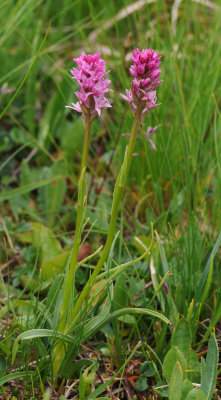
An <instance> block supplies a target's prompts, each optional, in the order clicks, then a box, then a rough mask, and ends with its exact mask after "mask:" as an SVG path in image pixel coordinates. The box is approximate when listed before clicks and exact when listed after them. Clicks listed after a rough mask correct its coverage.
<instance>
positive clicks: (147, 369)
mask: <svg viewBox="0 0 221 400" xmlns="http://www.w3.org/2000/svg"><path fill="white" fill-rule="evenodd" d="M140 372H141V373H142V375H144V376H148V377H149V376H153V375H154V369H153V366H152V363H151V362H150V361H145V362H144V363H143V364H142V365H141V367H140Z"/></svg>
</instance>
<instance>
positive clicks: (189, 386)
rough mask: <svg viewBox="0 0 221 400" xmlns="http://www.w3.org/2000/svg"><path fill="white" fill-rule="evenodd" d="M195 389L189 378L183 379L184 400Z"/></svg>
mask: <svg viewBox="0 0 221 400" xmlns="http://www.w3.org/2000/svg"><path fill="white" fill-rule="evenodd" d="M192 389H193V385H192V383H191V382H190V381H189V380H188V379H184V381H183V390H182V400H186V397H187V395H188V394H189V392H191V390H192Z"/></svg>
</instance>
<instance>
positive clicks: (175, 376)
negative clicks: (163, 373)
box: [169, 360, 183, 400]
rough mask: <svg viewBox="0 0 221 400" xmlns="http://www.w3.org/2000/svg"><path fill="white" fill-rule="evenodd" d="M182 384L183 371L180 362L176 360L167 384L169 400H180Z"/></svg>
mask: <svg viewBox="0 0 221 400" xmlns="http://www.w3.org/2000/svg"><path fill="white" fill-rule="evenodd" d="M182 384H183V369H182V366H181V364H180V362H179V361H178V360H177V361H176V363H175V365H174V367H173V371H172V375H171V379H170V384H169V399H170V400H181V397H182Z"/></svg>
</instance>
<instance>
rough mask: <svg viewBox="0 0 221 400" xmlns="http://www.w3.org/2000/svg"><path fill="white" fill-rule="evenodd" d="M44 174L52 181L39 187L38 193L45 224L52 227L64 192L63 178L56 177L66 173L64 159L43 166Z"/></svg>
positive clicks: (64, 183)
mask: <svg viewBox="0 0 221 400" xmlns="http://www.w3.org/2000/svg"><path fill="white" fill-rule="evenodd" d="M44 175H45V176H43V178H54V180H53V181H52V183H50V184H49V185H47V186H44V187H43V188H41V190H40V193H39V195H40V198H41V200H42V205H43V211H44V214H45V216H46V225H47V226H48V227H49V228H52V227H53V226H54V223H55V220H56V217H57V214H58V212H59V209H60V206H61V205H62V202H63V198H64V194H65V192H66V182H65V178H64V179H56V176H58V175H63V176H64V177H65V176H66V175H67V171H66V166H65V163H64V160H63V159H59V160H57V161H56V162H55V163H54V164H53V165H52V167H51V168H48V167H45V169H44Z"/></svg>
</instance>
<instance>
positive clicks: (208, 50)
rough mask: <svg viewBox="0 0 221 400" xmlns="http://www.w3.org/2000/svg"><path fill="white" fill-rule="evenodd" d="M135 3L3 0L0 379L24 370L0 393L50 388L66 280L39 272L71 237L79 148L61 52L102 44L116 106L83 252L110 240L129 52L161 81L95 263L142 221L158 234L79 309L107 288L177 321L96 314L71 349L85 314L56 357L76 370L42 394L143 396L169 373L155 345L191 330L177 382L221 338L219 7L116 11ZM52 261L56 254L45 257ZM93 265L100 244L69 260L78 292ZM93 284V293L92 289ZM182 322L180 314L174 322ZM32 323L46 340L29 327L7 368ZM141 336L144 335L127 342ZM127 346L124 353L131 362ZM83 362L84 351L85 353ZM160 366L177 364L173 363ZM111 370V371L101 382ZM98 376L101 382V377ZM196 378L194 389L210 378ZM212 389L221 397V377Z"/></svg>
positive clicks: (125, 257) (164, 345)
mask: <svg viewBox="0 0 221 400" xmlns="http://www.w3.org/2000/svg"><path fill="white" fill-rule="evenodd" d="M132 4H133V2H132V1H129V2H128V1H126V0H124V1H122V2H118V1H114V0H112V1H110V2H108V3H106V4H104V2H103V1H101V0H97V1H96V2H93V1H90V0H84V1H80V0H78V1H73V0H72V1H70V0H64V1H63V2H59V1H57V2H55V1H50V0H47V1H46V2H44V1H42V0H38V1H35V2H34V1H33V0H27V1H25V2H22V1H12V0H8V1H3V2H2V4H1V5H0V21H1V24H0V32H1V35H0V59H1V60H2V62H1V67H0V70H1V74H0V87H2V85H3V84H5V83H7V84H8V88H9V89H13V90H14V91H13V93H8V94H7V93H6V94H4V93H2V92H0V98H1V105H0V115H1V116H2V117H1V120H0V155H1V166H0V178H1V193H0V214H1V220H0V231H1V237H0V258H1V264H2V267H1V277H2V278H1V294H0V301H1V305H2V308H1V311H0V316H1V325H0V331H1V335H2V336H1V343H0V379H1V377H2V376H3V375H4V376H5V375H7V374H11V373H12V372H14V373H18V374H19V373H23V374H26V375H25V377H24V378H23V379H22V380H20V381H18V380H16V382H17V383H20V384H21V385H22V387H23V390H21V391H20V393H17V392H16V390H15V389H16V388H15V389H13V387H12V385H11V383H10V382H9V383H7V385H4V386H2V388H1V390H2V394H0V397H1V396H3V398H12V395H13V394H14V396H15V398H18V399H20V398H21V399H22V398H23V399H29V398H31V396H32V397H36V398H42V396H45V397H44V398H45V399H46V398H48V397H47V396H48V395H47V394H46V387H47V383H48V382H51V377H50V368H51V359H50V347H53V346H55V337H56V321H57V319H56V318H57V309H56V305H55V300H56V296H57V295H56V293H58V291H59V287H60V286H59V285H61V280H62V274H60V275H58V276H57V277H56V279H53V278H51V277H52V273H51V271H52V267H54V265H55V264H56V266H58V268H60V270H62V265H63V266H64V260H63V257H64V256H65V254H67V253H68V252H69V251H70V248H71V245H72V239H73V234H74V230H75V223H76V207H75V206H76V200H77V182H78V175H79V168H80V155H81V149H82V144H83V127H82V122H81V117H79V115H77V113H75V112H71V111H69V110H68V109H65V105H68V104H70V103H71V102H72V101H74V100H75V95H74V91H75V90H76V89H77V86H76V83H75V82H74V81H73V80H72V79H71V76H70V73H69V70H70V68H71V67H72V66H73V61H72V59H73V57H76V56H78V55H79V54H80V52H81V51H82V50H83V49H85V50H87V51H92V50H94V51H96V50H98V51H100V52H101V53H102V57H103V58H104V59H105V61H106V62H107V65H108V69H111V73H110V75H111V80H112V84H111V87H112V89H113V90H114V91H113V93H111V102H112V108H111V109H110V110H108V111H106V112H104V113H103V115H102V118H101V119H96V120H95V121H94V123H93V126H92V140H91V146H90V153H89V163H88V171H87V183H88V188H89V202H88V208H87V212H86V215H85V227H84V234H83V238H82V240H83V243H84V245H85V244H89V245H90V246H91V249H89V248H88V249H89V250H86V247H85V248H83V249H84V250H85V251H86V253H87V252H88V253H87V254H86V255H89V253H90V252H92V253H93V252H95V251H96V250H97V249H98V248H99V247H100V246H101V244H103V243H104V240H105V238H106V236H107V232H108V227H109V217H110V210H111V202H112V193H113V187H114V182H115V180H116V177H117V173H118V171H119V169H120V166H121V163H122V161H123V157H124V151H125V146H126V145H127V143H128V139H127V137H125V136H124V135H123V134H125V133H129V132H130V130H131V125H132V121H133V116H132V113H131V111H130V109H129V107H128V105H127V104H125V102H123V100H122V99H121V97H120V93H123V92H124V91H125V89H126V88H129V86H130V82H131V77H130V75H129V73H128V68H129V65H130V53H131V52H132V50H133V49H134V48H136V47H139V48H147V47H152V48H153V49H154V50H157V51H158V52H159V53H160V54H162V55H163V58H162V64H161V69H162V79H163V80H164V82H163V83H162V85H160V87H159V88H158V101H159V103H160V105H159V107H157V108H156V109H155V110H153V111H152V112H151V113H149V115H148V116H147V117H146V118H145V119H144V122H143V125H142V128H141V131H140V134H139V137H138V139H137V143H136V148H135V151H136V153H138V155H137V157H134V158H133V160H132V166H131V170H130V174H129V179H128V184H127V187H126V192H125V197H124V209H123V206H122V212H121V213H120V215H119V218H118V230H119V235H118V236H116V240H115V245H114V246H113V248H112V252H111V254H110V256H109V259H108V261H107V264H106V271H109V270H110V269H111V268H113V267H116V266H117V265H121V264H123V263H126V262H128V261H132V260H134V259H136V258H138V257H139V256H140V255H141V254H142V253H143V251H144V250H143V246H148V245H149V243H150V236H151V223H153V227H154V230H155V231H156V232H157V233H156V234H155V237H154V244H153V246H152V250H151V255H148V256H147V257H145V259H144V260H140V261H139V262H138V263H136V264H134V265H132V266H129V267H128V268H127V270H125V271H123V272H122V273H121V274H119V275H118V277H117V278H116V279H115V280H114V283H112V282H111V281H109V284H108V287H106V292H104V293H103V292H102V291H101V293H100V294H99V296H100V297H98V298H97V299H96V300H95V299H94V301H93V302H92V304H91V308H90V311H89V309H88V308H87V307H86V306H85V308H86V315H85V318H90V319H91V318H93V317H96V315H98V316H99V314H100V310H101V308H102V304H103V303H104V300H105V299H106V303H105V304H106V307H108V306H109V307H110V309H109V310H110V312H117V311H118V310H120V309H121V308H126V307H130V308H131V307H135V308H139V307H140V308H151V309H152V310H153V311H158V312H159V313H161V314H162V315H164V316H165V317H166V318H168V319H169V320H170V321H171V322H172V324H173V326H174V328H173V327H170V326H169V327H168V326H167V325H164V324H163V323H162V322H160V321H159V320H156V319H155V318H153V317H147V316H140V315H139V314H133V315H130V314H126V316H124V317H119V318H118V319H115V320H114V321H111V322H108V323H107V324H106V325H103V326H102V327H101V328H100V330H98V331H97V332H96V333H94V334H93V336H92V337H88V338H87V340H86V342H84V345H83V346H82V345H81V343H82V337H83V335H84V329H83V325H82V326H81V329H80V328H79V331H78V332H77V335H75V343H71V346H72V347H71V348H69V354H71V358H70V359H68V357H67V359H66V361H65V362H66V363H67V364H66V371H68V369H70V368H72V369H73V372H72V374H71V378H70V380H69V381H67V379H63V381H62V382H59V385H60V392H59V387H58V386H59V385H58V384H57V387H54V388H53V390H51V395H50V396H51V399H53V398H55V393H57V394H56V396H57V398H60V399H61V400H62V395H63V396H65V393H67V390H68V386H71V384H72V383H75V386H74V387H73V389H72V390H71V389H70V397H69V398H73V397H74V396H76V398H80V399H84V398H88V396H91V397H90V398H93V393H95V396H98V397H99V396H106V397H108V398H109V397H110V395H111V394H110V393H111V391H112V392H113V393H114V395H115V396H116V397H119V398H127V396H129V395H131V396H133V395H135V394H136V395H138V394H140V393H142V391H141V389H144V390H145V391H146V392H144V395H145V396H146V397H147V398H148V396H149V397H150V396H151V395H152V396H153V387H156V386H157V387H159V386H164V385H167V382H169V380H168V372H166V375H165V373H163V372H162V371H164V369H165V364H164V369H163V370H162V365H163V362H164V359H165V356H166V355H167V354H169V353H168V352H169V351H171V348H172V346H173V344H174V343H176V345H177V346H178V348H179V346H181V345H180V341H179V338H182V340H184V337H188V335H189V337H191V348H192V352H190V344H188V346H189V347H188V352H189V353H188V354H185V357H186V359H185V360H184V361H182V362H183V364H182V362H181V361H180V360H179V358H178V361H179V362H180V364H181V367H182V374H183V375H182V376H184V378H188V379H189V380H190V381H191V382H192V383H200V372H199V371H200V367H199V361H198V360H200V355H201V354H202V355H206V354H207V349H208V341H209V338H210V342H209V343H210V345H209V349H210V351H209V353H208V360H207V364H206V365H207V366H206V367H205V370H207V369H208V368H209V365H211V364H209V363H212V362H213V363H214V362H215V361H216V344H215V340H213V336H211V334H212V332H214V333H215V336H216V338H217V339H220V324H219V322H220V317H221V308H220V301H221V291H220V282H221V275H220V261H219V256H220V250H219V246H220V241H221V237H220V230H221V211H220V210H221V162H220V154H221V141H220V127H221V119H220V111H219V108H220V97H221V84H220V83H221V77H220V56H221V43H220V40H219V38H220V28H221V23H220V21H221V19H220V17H221V10H220V6H219V5H218V2H217V3H215V1H214V6H215V7H216V9H213V8H210V6H208V5H203V4H199V3H196V2H194V1H189V2H181V3H180V5H179V9H178V14H177V16H176V15H175V17H176V18H175V21H174V20H173V21H172V13H173V12H174V10H175V9H174V6H173V2H166V1H165V0H158V1H155V2H154V1H153V2H150V4H149V3H148V2H146V4H144V5H143V6H142V7H140V8H138V9H135V7H134V9H130V10H128V9H127V10H126V6H128V5H130V6H131V5H132ZM136 4H137V3H136ZM122 10H123V12H122ZM148 126H151V127H154V126H159V127H158V130H157V132H156V134H155V136H154V137H153V141H154V143H155V145H156V150H154V151H152V150H151V146H150V143H149V142H148V141H147V139H146V137H145V132H146V130H147V128H148ZM41 225H43V228H42V229H43V232H44V235H45V236H42V230H41V228H40V226H41ZM44 226H45V227H47V228H48V230H44ZM135 237H138V238H139V240H140V241H139V242H138V241H136V239H135ZM141 243H143V246H142V245H141ZM57 256H60V257H61V261H58V259H57V258H56V260H55V261H51V260H52V259H53V258H54V257H57ZM95 260H98V254H96V255H95V257H94V258H92V259H91V260H89V261H88V263H87V264H86V263H85V264H83V265H82V267H81V268H80V269H79V270H78V272H77V276H76V285H77V290H78V291H79V292H80V291H81V289H82V287H83V285H84V284H85V283H86V282H87V280H88V278H89V276H90V271H91V270H92V269H93V268H94V262H95ZM54 263H55V264H54ZM60 264H61V267H59V265H60ZM150 266H151V267H152V268H150ZM40 268H41V269H45V271H47V273H49V275H50V274H51V275H50V276H49V278H51V280H50V279H49V280H44V281H43V282H42V279H41V277H40V274H39V270H40ZM48 271H49V272H48ZM168 271H169V274H168V276H167V277H166V280H165V283H166V285H167V287H168V290H169V291H168V293H167V291H165V289H164V288H165V285H162V286H161V287H160V288H159V285H160V282H161V283H162V279H163V277H164V276H165V274H166V273H167V272H168ZM47 278H48V276H47ZM106 279H107V275H106ZM52 283H53V284H52ZM148 283H149V285H147V284H148ZM101 284H102V281H101ZM145 285H147V288H146V286H145ZM106 286H107V285H106ZM104 287H105V282H104ZM94 290H95V292H96V291H99V290H100V289H99V286H96V287H95V288H94ZM87 301H88V302H90V299H89V298H88V299H87ZM19 302H20V303H19ZM25 302H26V303H25ZM89 304H90V303H89ZM180 321H185V323H184V325H185V326H187V330H186V331H185V329H186V328H184V325H182V324H183V322H180ZM87 323H88V324H89V323H90V322H87ZM88 327H89V328H90V325H88ZM178 327H179V328H178ZM180 327H181V328H180ZM6 328H7V329H6ZM31 329H51V331H52V332H54V336H53V335H52V339H50V338H49V337H46V338H43V339H41V338H38V337H37V336H38V335H36V334H35V333H36V332H35V333H34V337H35V340H32V341H22V342H21V344H20V346H19V347H18V353H17V356H16V359H15V362H14V363H12V349H13V346H14V343H15V339H16V337H17V336H18V335H19V334H21V333H22V332H26V331H28V330H31ZM177 332H178V333H177ZM179 332H181V333H179ZM179 335H180V336H179ZM177 337H178V339H177ZM182 340H181V341H182ZM138 341H140V342H141V344H139V345H138V347H137V348H136V351H135V352H134V353H133V352H132V350H133V349H134V348H135V346H136V344H137V343H138ZM177 343H178V344H177ZM180 350H181V351H182V349H180ZM190 353H191V356H190ZM131 354H132V359H131V360H132V361H128V359H129V358H130V357H131ZM171 354H172V353H170V355H169V356H168V357H172V356H171ZM177 354H178V353H177ZM193 354H194V355H193ZM177 357H178V356H177ZM191 357H192V359H194V360H195V361H194V362H195V364H194V362H193V361H192V363H193V372H192V375H191V373H186V372H185V368H184V364H185V362H186V363H187V364H186V366H187V367H188V368H191V367H190V366H191V365H192V364H191V362H190V358H191ZM88 358H90V359H91V360H93V361H92V362H91V361H90V362H88V361H84V362H83V363H82V361H81V360H82V359H88ZM211 360H212V361H211ZM74 361H75V362H76V364H74ZM79 361H80V363H79V364H77V362H79ZM165 362H166V361H165ZM203 362H204V361H201V370H203ZM33 363H34V364H33ZM145 363H148V364H145ZM32 364H33V365H32ZM74 365H76V368H75V369H74V367H73V366H74ZM170 365H172V366H174V364H173V363H172V361H171V362H170ZM171 368H172V367H171ZM188 368H187V369H188ZM28 370H29V371H32V372H33V377H31V376H28V372H27V371H28ZM205 370H204V371H205ZM118 371H120V372H119V373H118V374H117V372H118ZM164 372H165V371H164ZM114 374H116V376H117V377H118V378H119V377H120V378H121V380H119V379H115V380H113V379H112V376H113V375H114ZM172 374H174V375H173V379H174V380H173V382H169V384H170V398H171V399H173V397H172V393H173V383H174V382H175V381H176V379H177V380H179V379H181V378H180V375H179V369H178V370H177V369H176V368H174V370H173V371H172V370H171V371H169V376H172ZM185 374H187V375H185ZM205 374H206V373H205V372H204V374H203V372H202V376H206V375H205ZM215 374H216V371H215V372H214V373H213V379H216V377H215ZM218 375H220V369H219V371H218ZM128 376H129V377H130V378H131V380H128ZM133 376H136V378H134V381H133V378H132V377H133ZM65 377H67V378H68V377H69V376H68V372H66V375H65ZM99 377H101V378H99ZM214 377H215V378H214ZM108 379H109V380H110V382H109V389H108V388H107V387H105V385H104V381H105V382H106V380H107V382H108ZM171 379H172V378H171ZM136 381H138V383H136V387H135V388H134V385H135V382H136ZM0 382H1V381H0ZM201 383H202V388H204V391H205V390H206V389H205V388H206V387H207V386H206V385H207V381H206V378H204V381H203V382H201ZM102 384H103V385H104V386H102ZM215 386H216V389H217V391H218V392H219V390H220V381H219V380H217V383H216V384H215ZM30 388H31V389H30ZM13 390H14V392H13ZM160 390H163V389H160ZM128 393H129V394H128ZM145 393H146V394H145ZM157 393H158V394H156V396H160V395H159V391H158V392H157ZM200 394H201V393H200ZM50 396H49V398H50ZM53 396H54V397H53ZM211 396H212V394H211ZM128 398H129V397H128ZM150 398H151V397H150ZM157 398H158V397H157ZM159 398H160V397H159ZM185 398H186V397H185ZM208 398H209V397H208ZM214 398H215V397H214ZM63 399H64V397H63Z"/></svg>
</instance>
